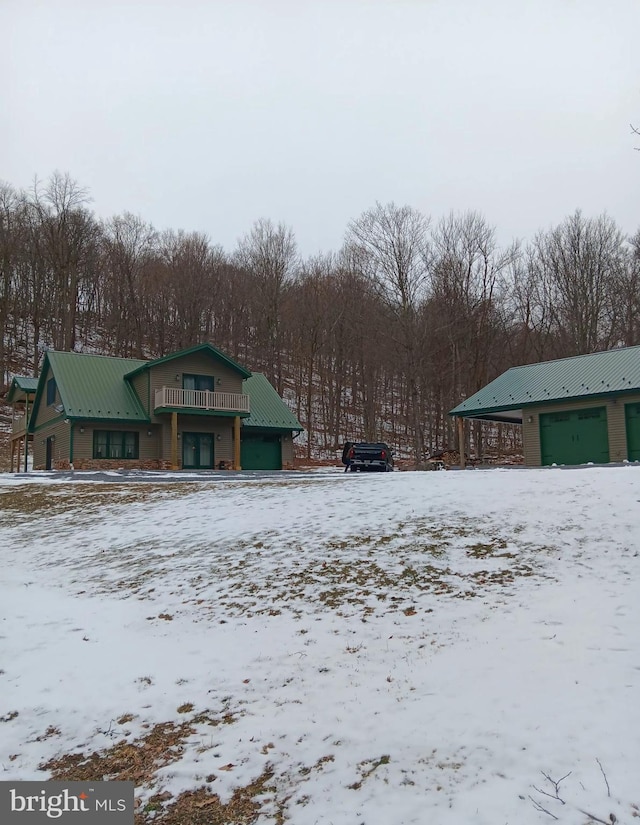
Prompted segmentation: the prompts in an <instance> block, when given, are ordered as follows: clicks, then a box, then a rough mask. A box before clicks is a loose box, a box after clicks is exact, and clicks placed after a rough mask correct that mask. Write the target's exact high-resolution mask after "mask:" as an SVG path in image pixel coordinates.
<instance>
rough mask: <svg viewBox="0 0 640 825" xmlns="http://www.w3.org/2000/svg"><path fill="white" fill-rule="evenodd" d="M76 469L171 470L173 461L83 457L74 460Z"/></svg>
mask: <svg viewBox="0 0 640 825" xmlns="http://www.w3.org/2000/svg"><path fill="white" fill-rule="evenodd" d="M73 468H74V470H170V469H171V462H170V461H165V460H163V459H161V458H146V459H138V460H134V461H131V460H129V461H122V459H117V458H114V459H109V458H81V459H79V460H78V461H74V462H73Z"/></svg>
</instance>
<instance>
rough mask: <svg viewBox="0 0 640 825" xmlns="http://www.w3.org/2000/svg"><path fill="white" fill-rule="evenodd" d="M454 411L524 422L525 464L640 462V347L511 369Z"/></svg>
mask: <svg viewBox="0 0 640 825" xmlns="http://www.w3.org/2000/svg"><path fill="white" fill-rule="evenodd" d="M449 415H451V416H454V417H456V418H457V419H458V428H459V432H462V431H463V427H464V421H465V420H469V419H471V420H473V419H479V420H481V421H504V422H508V423H511V424H513V423H516V424H522V442H523V448H524V463H525V464H526V465H527V466H529V467H539V466H544V465H550V464H585V463H589V462H593V463H594V464H604V463H607V462H609V461H625V460H628V461H640V347H625V348H620V349H614V350H609V351H607V352H594V353H592V354H590V355H578V356H575V357H573V358H562V359H560V360H558V361H544V362H542V363H539V364H527V365H526V366H522V367H512V368H511V369H510V370H507V371H506V372H505V373H503V374H502V375H501V376H499V377H498V378H496V379H495V381H492V382H491V383H490V384H487V386H486V387H483V388H482V389H481V390H480V391H479V392H477V393H475V395H472V396H471V397H470V398H467V399H466V401H463V402H462V403H461V404H459V405H458V406H457V407H456V408H455V409H453V410H451V412H450V413H449Z"/></svg>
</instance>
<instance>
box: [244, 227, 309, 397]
mask: <svg viewBox="0 0 640 825" xmlns="http://www.w3.org/2000/svg"><path fill="white" fill-rule="evenodd" d="M237 261H238V263H239V264H240V265H241V266H243V267H244V268H245V269H246V270H247V271H248V272H249V273H250V274H251V276H252V278H253V283H254V288H255V298H256V301H255V314H254V321H255V324H256V329H257V334H258V337H259V339H260V341H261V343H262V345H263V348H264V353H265V358H264V361H263V363H264V367H265V370H266V372H267V376H268V378H269V380H271V381H273V383H275V384H276V386H277V389H278V392H280V393H282V390H283V378H284V376H283V364H282V346H281V344H282V330H281V310H282V305H283V301H284V298H285V292H286V289H287V287H288V285H289V284H290V283H291V279H292V278H293V275H294V273H295V271H296V267H297V265H298V251H297V246H296V240H295V236H294V234H293V231H292V230H291V229H289V228H288V227H287V226H285V225H284V224H283V223H280V224H278V225H277V226H275V225H274V224H273V223H272V222H271V221H270V220H266V219H261V220H259V221H256V222H255V223H254V225H253V227H252V228H251V231H250V232H249V233H248V234H247V235H245V236H244V238H242V239H241V240H240V242H239V244H238V250H237Z"/></svg>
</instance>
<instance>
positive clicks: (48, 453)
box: [44, 437, 53, 470]
mask: <svg viewBox="0 0 640 825" xmlns="http://www.w3.org/2000/svg"><path fill="white" fill-rule="evenodd" d="M52 459H53V438H51V437H50V438H47V444H46V456H45V462H44V468H45V470H50V469H51V464H52Z"/></svg>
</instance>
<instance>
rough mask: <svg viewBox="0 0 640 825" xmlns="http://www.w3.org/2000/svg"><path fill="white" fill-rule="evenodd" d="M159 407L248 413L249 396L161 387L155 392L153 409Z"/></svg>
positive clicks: (238, 393) (237, 393)
mask: <svg viewBox="0 0 640 825" xmlns="http://www.w3.org/2000/svg"><path fill="white" fill-rule="evenodd" d="M161 407H179V408H181V409H192V410H193V409H195V410H211V411H212V412H215V411H216V410H219V411H221V412H238V413H241V412H244V413H248V412H249V396H248V395H245V394H244V393H241V392H211V391H209V390H183V389H179V388H177V387H161V388H160V389H159V390H156V403H155V409H156V410H157V409H159V408H161Z"/></svg>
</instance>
